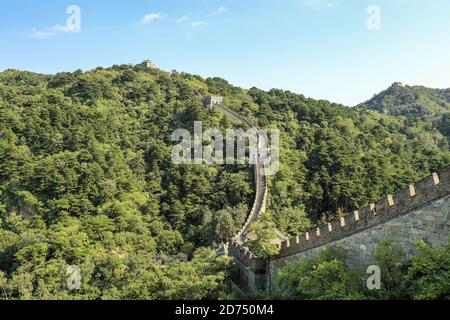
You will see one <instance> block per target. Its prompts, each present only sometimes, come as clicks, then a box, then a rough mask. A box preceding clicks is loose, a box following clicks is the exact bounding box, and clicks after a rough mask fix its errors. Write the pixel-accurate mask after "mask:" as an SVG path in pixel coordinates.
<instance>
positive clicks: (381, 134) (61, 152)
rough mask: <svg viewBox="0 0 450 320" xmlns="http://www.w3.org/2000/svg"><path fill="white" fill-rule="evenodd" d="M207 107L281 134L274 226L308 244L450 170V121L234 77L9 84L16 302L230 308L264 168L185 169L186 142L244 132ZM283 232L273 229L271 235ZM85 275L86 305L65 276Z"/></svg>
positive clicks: (3, 178) (4, 102)
mask: <svg viewBox="0 0 450 320" xmlns="http://www.w3.org/2000/svg"><path fill="white" fill-rule="evenodd" d="M199 94H219V95H222V96H224V99H225V103H226V104H227V105H228V106H229V107H231V108H233V109H235V110H236V111H238V112H239V113H242V114H243V115H245V116H248V117H249V118H252V119H254V120H255V121H257V122H258V123H259V124H260V126H261V127H265V128H278V129H280V130H281V137H280V141H281V166H280V169H281V170H280V172H279V173H278V174H277V175H276V176H274V177H270V178H269V180H270V181H269V186H270V199H269V201H270V203H269V215H268V218H267V219H273V222H275V224H276V225H277V227H278V228H279V229H281V230H282V231H283V232H285V233H286V234H290V235H296V234H299V233H301V232H302V231H304V230H305V229H306V228H308V227H310V226H311V225H312V224H315V223H320V221H321V220H326V219H330V218H332V217H333V216H336V215H337V214H339V213H340V212H341V211H346V210H351V209H353V208H356V207H359V206H362V205H365V204H366V203H367V202H368V201H370V200H376V199H378V198H380V197H381V196H383V195H384V194H386V193H388V192H391V191H394V190H396V189H398V188H400V187H404V186H405V185H406V184H408V183H410V182H413V181H416V180H418V179H419V178H421V177H423V176H425V175H427V174H429V173H430V172H431V171H433V170H437V169H439V168H442V167H444V166H446V165H448V164H450V150H449V135H450V132H449V129H448V128H449V126H448V124H449V123H450V118H449V117H447V116H444V117H442V118H441V119H439V120H436V121H434V122H432V121H425V120H423V119H422V118H420V117H391V116H388V115H381V114H379V113H377V112H374V111H370V110H366V109H362V108H355V109H351V108H347V107H344V106H341V105H335V104H332V103H329V102H327V101H318V100H313V99H307V98H305V97H304V96H302V95H298V94H294V93H291V92H286V91H282V90H271V91H269V92H265V91H261V90H259V89H256V88H252V89H250V90H243V89H241V88H237V87H234V86H231V85H230V84H229V83H228V82H226V81H225V80H223V79H219V78H210V79H202V78H200V77H198V76H193V75H189V74H184V73H177V72H172V73H166V72H163V71H159V70H143V69H140V68H136V67H132V66H114V67H112V68H109V69H101V68H99V69H96V70H93V71H90V72H86V73H83V72H81V71H77V72H74V73H60V74H56V75H40V74H34V73H29V72H19V71H15V70H8V71H5V72H3V73H0V124H1V126H0V218H1V220H0V294H2V296H3V298H50V299H56V298H74V299H80V298H86V299H98V298H103V299H114V298H127V299H170V298H193V299H201V298H217V297H218V295H220V294H221V293H220V292H221V284H222V283H223V280H224V279H225V278H226V275H227V270H228V267H229V265H230V261H229V259H227V258H224V257H214V255H212V251H211V249H212V248H214V247H215V246H216V245H217V244H219V243H221V242H223V241H226V240H227V239H229V237H231V236H232V235H234V234H235V232H236V231H237V230H238V229H240V227H241V226H242V225H243V223H244V221H245V218H246V215H247V214H248V212H249V207H251V204H252V200H253V195H254V191H253V189H254V188H253V184H252V179H253V176H252V168H250V167H247V166H206V165H202V166H198V165H183V166H175V165H173V164H172V162H171V149H172V145H173V143H171V142H170V135H171V133H172V132H173V131H174V130H175V129H178V128H185V129H188V130H192V128H193V122H194V121H203V125H204V127H206V128H208V127H209V128H219V129H221V130H224V129H226V128H229V127H231V126H233V125H234V124H232V123H230V121H229V120H227V118H225V117H224V116H223V115H222V114H221V113H219V112H218V111H211V110H207V109H206V108H205V107H204V106H203V104H202V102H201V99H200V97H199ZM271 222H272V221H271ZM68 265H77V266H79V267H80V269H81V270H82V286H81V289H80V290H75V291H69V290H68V289H67V287H66V285H65V280H64V279H66V268H67V266H68Z"/></svg>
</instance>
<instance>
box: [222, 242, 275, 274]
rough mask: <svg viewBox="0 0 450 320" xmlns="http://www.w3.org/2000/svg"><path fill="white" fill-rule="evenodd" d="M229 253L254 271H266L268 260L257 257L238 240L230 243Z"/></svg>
mask: <svg viewBox="0 0 450 320" xmlns="http://www.w3.org/2000/svg"><path fill="white" fill-rule="evenodd" d="M229 254H230V256H232V257H234V258H235V259H236V260H237V261H238V262H240V263H241V264H242V265H243V266H245V267H246V268H247V269H248V270H251V271H253V272H254V273H265V272H266V260H265V259H263V258H260V257H257V256H256V255H254V254H253V253H251V252H250V250H248V249H247V248H244V247H242V246H241V245H240V244H239V243H238V242H236V241H232V242H231V243H230V245H229Z"/></svg>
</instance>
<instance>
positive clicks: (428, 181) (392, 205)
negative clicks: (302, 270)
mask: <svg viewBox="0 0 450 320" xmlns="http://www.w3.org/2000/svg"><path fill="white" fill-rule="evenodd" d="M448 195H450V167H449V168H446V169H443V170H441V171H440V172H438V173H434V174H432V175H431V176H429V177H426V178H425V179H423V180H421V181H420V182H418V183H416V184H415V185H410V186H408V187H407V188H405V189H402V190H400V191H398V192H396V193H394V194H391V195H388V196H386V197H385V198H383V199H381V200H379V201H377V202H375V203H372V204H370V205H369V206H367V207H364V208H361V209H360V210H358V211H355V212H353V213H350V214H347V215H345V216H343V217H341V218H338V219H335V220H334V221H332V222H330V223H328V224H326V225H323V226H320V227H318V228H314V229H311V230H309V231H308V232H306V233H305V234H303V235H301V236H298V237H295V238H292V239H289V240H287V241H285V242H283V243H282V244H281V250H280V253H279V255H278V256H277V257H275V258H274V259H278V258H283V257H287V256H290V255H294V254H297V253H301V252H304V251H308V250H311V249H314V248H317V247H320V246H323V245H325V244H327V243H330V242H333V241H337V240H339V239H342V238H345V237H349V236H351V235H353V234H356V233H359V232H362V231H364V230H368V229H371V228H374V227H376V226H379V225H381V224H383V223H386V222H387V221H389V220H392V219H394V218H396V217H400V216H402V215H406V214H408V213H410V212H412V211H413V210H417V209H420V208H421V207H423V206H426V205H428V204H430V203H431V202H433V201H435V200H438V199H441V198H444V197H446V196H448Z"/></svg>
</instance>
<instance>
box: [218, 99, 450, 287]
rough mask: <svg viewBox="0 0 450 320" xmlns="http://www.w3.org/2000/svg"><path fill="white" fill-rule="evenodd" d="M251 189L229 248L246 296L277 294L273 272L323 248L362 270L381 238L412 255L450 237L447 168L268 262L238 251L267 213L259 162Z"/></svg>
mask: <svg viewBox="0 0 450 320" xmlns="http://www.w3.org/2000/svg"><path fill="white" fill-rule="evenodd" d="M214 107H217V108H219V109H221V110H222V111H223V112H224V113H225V114H227V115H228V116H230V117H233V118H235V119H236V118H237V119H240V120H242V121H244V122H245V123H246V124H247V125H248V126H250V127H253V128H255V129H256V130H259V128H258V126H257V125H256V124H254V123H253V122H252V121H250V120H249V119H247V118H245V117H242V116H240V115H239V114H237V113H236V112H234V111H232V110H231V109H229V108H227V107H226V106H224V105H223V103H219V104H216V105H214ZM255 184H256V195H255V201H254V205H253V208H252V210H251V212H250V214H249V216H248V219H247V221H246V223H245V225H244V226H243V227H242V228H241V230H240V231H239V233H238V234H237V235H236V236H235V237H234V238H233V239H232V240H231V241H230V243H229V244H228V245H227V249H228V250H227V252H228V254H229V255H230V256H232V257H234V259H235V261H236V263H235V267H234V270H233V275H232V279H233V282H234V283H235V284H237V285H239V286H240V287H241V288H243V289H245V290H247V291H254V290H266V291H269V290H276V289H277V288H275V287H274V281H273V280H274V276H275V274H276V272H277V270H279V269H280V268H282V267H283V266H285V265H286V264H287V263H291V262H298V261H300V260H301V259H305V258H307V257H308V256H311V255H314V254H317V253H318V252H319V251H320V250H322V249H325V248H330V247H333V248H340V249H344V250H345V251H346V252H347V253H348V255H349V264H351V265H352V267H355V268H358V269H361V270H365V269H366V268H367V267H368V266H369V265H372V264H373V261H372V257H373V253H374V251H375V248H376V247H377V245H378V244H379V243H380V242H381V241H382V240H384V239H387V238H389V239H392V240H394V241H398V242H400V243H401V244H402V245H404V247H405V248H406V249H407V253H408V255H409V256H411V255H413V253H414V250H415V242H416V241H417V240H424V241H426V242H427V243H429V244H431V245H442V244H444V243H445V242H446V241H447V239H448V237H449V235H450V233H449V229H450V167H449V168H445V169H443V170H441V171H439V172H437V173H433V174H432V175H431V176H429V177H427V178H425V179H423V180H421V181H419V182H418V183H416V184H415V185H410V186H408V187H407V188H405V189H402V190H400V191H398V192H396V193H394V194H390V195H387V196H386V197H385V198H383V199H381V200H379V201H377V202H375V203H372V204H370V205H368V206H367V207H364V208H361V209H360V210H358V211H355V212H353V213H350V214H347V215H345V216H343V217H341V218H339V219H336V220H335V221H333V222H330V223H328V224H326V225H322V226H320V227H318V228H314V229H312V230H310V231H309V232H306V233H305V234H303V235H302V236H298V237H295V238H293V239H289V240H286V241H284V242H282V243H281V244H280V252H279V254H278V255H277V256H275V257H272V258H271V259H270V260H266V259H263V258H260V257H257V256H255V255H254V254H252V253H251V252H250V251H249V250H248V249H247V248H245V247H243V246H242V242H243V240H244V239H245V238H246V236H247V233H248V228H249V226H250V224H251V223H252V222H253V221H255V220H256V219H257V218H258V217H259V216H260V215H261V213H262V212H264V211H265V209H266V201H267V197H268V186H267V180H266V177H265V175H264V165H263V164H262V163H260V162H259V161H258V162H257V164H256V165H255Z"/></svg>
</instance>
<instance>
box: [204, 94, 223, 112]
mask: <svg viewBox="0 0 450 320" xmlns="http://www.w3.org/2000/svg"><path fill="white" fill-rule="evenodd" d="M203 101H204V103H205V106H206V107H207V108H209V109H213V108H214V107H215V106H222V105H223V97H221V96H206V97H205V98H204V100H203Z"/></svg>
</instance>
